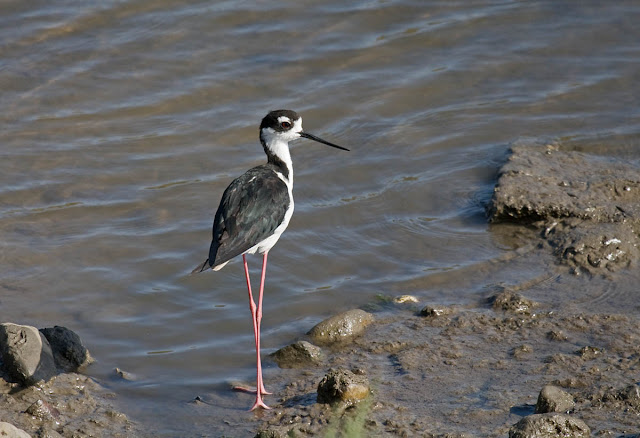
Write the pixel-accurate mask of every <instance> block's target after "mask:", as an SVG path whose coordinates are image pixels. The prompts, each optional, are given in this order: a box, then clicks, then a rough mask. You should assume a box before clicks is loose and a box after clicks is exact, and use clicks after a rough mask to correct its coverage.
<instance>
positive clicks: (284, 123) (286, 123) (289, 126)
mask: <svg viewBox="0 0 640 438" xmlns="http://www.w3.org/2000/svg"><path fill="white" fill-rule="evenodd" d="M280 126H282V127H283V128H284V129H289V128H291V123H290V122H282V123H280Z"/></svg>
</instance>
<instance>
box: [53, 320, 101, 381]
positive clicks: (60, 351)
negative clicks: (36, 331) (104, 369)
mask: <svg viewBox="0 0 640 438" xmlns="http://www.w3.org/2000/svg"><path fill="white" fill-rule="evenodd" d="M40 332H41V333H42V334H43V335H44V336H45V337H46V338H47V340H48V341H49V344H50V345H51V350H52V351H53V358H54V359H55V361H56V365H57V366H58V368H60V369H61V370H62V371H64V372H66V373H74V372H76V371H77V370H78V368H80V367H83V366H86V365H88V364H90V363H91V362H93V358H92V357H91V355H90V354H89V350H87V349H86V348H85V346H84V345H82V341H80V336H78V335H77V334H76V333H75V332H73V331H71V330H69V329H68V328H66V327H60V326H55V327H49V328H44V329H40Z"/></svg>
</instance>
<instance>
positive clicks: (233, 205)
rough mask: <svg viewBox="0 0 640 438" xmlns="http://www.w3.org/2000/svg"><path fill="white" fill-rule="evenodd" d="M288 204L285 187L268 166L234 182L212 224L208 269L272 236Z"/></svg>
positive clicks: (249, 172) (252, 171) (253, 170)
mask: <svg viewBox="0 0 640 438" xmlns="http://www.w3.org/2000/svg"><path fill="white" fill-rule="evenodd" d="M289 203H290V199H289V192H288V189H287V185H286V184H285V183H284V181H282V180H281V179H280V178H278V176H277V175H276V173H275V171H274V170H273V169H272V168H271V167H270V166H269V165H268V164H267V165H262V166H258V167H254V168H253V169H250V170H248V171H247V172H246V173H245V174H244V175H242V176H240V177H238V178H237V179H235V180H234V181H233V182H232V183H231V184H230V185H229V187H227V189H226V190H225V191H224V194H223V195H222V200H221V201H220V206H219V207H218V211H217V212H216V216H215V219H214V221H213V240H212V242H211V248H210V249H209V266H211V267H214V266H216V265H219V264H221V263H225V262H227V261H229V260H231V259H232V258H234V257H236V256H238V255H240V254H242V253H244V252H245V251H247V250H248V249H249V248H251V247H253V246H255V245H257V244H258V243H260V242H261V241H263V240H264V239H266V238H267V237H269V236H270V235H271V234H273V231H274V230H275V229H276V228H277V227H278V225H280V224H281V223H282V221H283V220H284V216H285V213H286V211H287V209H288V208H289Z"/></svg>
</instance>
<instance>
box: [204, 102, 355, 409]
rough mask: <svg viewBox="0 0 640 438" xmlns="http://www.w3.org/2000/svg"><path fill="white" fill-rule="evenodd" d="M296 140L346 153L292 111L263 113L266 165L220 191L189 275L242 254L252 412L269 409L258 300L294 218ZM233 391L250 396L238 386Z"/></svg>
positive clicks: (260, 304) (223, 263) (261, 141)
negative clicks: (253, 372)
mask: <svg viewBox="0 0 640 438" xmlns="http://www.w3.org/2000/svg"><path fill="white" fill-rule="evenodd" d="M300 137H304V138H309V139H311V140H315V141H317V142H320V143H324V144H326V145H329V146H333V147H334V148H338V149H342V150H345V151H348V150H349V149H347V148H343V147H342V146H338V145H336V144H333V143H329V142H328V141H325V140H323V139H321V138H319V137H316V136H315V135H311V134H308V133H306V132H303V131H302V117H300V116H299V115H298V114H297V113H296V112H295V111H291V110H277V111H271V112H270V113H269V114H267V115H266V116H265V118H264V119H262V123H261V124H260V143H262V147H263V148H264V152H265V153H266V154H267V163H266V164H263V165H260V166H256V167H254V168H252V169H249V170H248V171H247V172H246V173H245V174H244V175H242V176H240V177H238V178H236V179H235V180H233V182H232V183H231V184H229V187H227V189H226V190H225V191H224V194H223V195H222V200H221V201H220V206H219V207H218V211H216V215H215V219H214V221H213V241H212V242H211V247H210V249H209V258H208V259H207V260H205V262H204V263H203V264H201V265H199V266H198V267H197V268H196V269H194V271H193V272H202V271H205V270H207V269H209V268H211V269H213V270H214V271H217V270H219V269H222V268H223V267H224V266H225V265H226V264H227V263H228V262H229V260H231V259H232V258H234V257H236V256H239V255H240V254H242V261H243V262H244V274H245V277H246V279H247V288H248V290H249V307H250V308H251V316H252V318H253V333H254V336H255V342H256V354H257V384H256V391H255V393H256V402H255V403H254V404H253V406H252V407H251V410H254V409H255V408H257V407H258V406H260V407H262V408H265V409H269V407H268V406H267V405H266V404H265V403H264V402H263V401H262V395H263V394H270V393H269V392H267V391H266V390H265V389H264V384H263V382H262V366H261V362H260V321H261V320H262V295H263V292H264V278H265V273H266V268H267V254H268V253H269V250H270V249H271V248H273V246H274V245H275V244H276V242H277V241H278V239H279V238H280V236H281V235H282V233H283V232H284V230H285V229H286V228H287V225H289V220H290V219H291V216H292V215H293V193H292V189H293V166H292V163H291V155H290V153H289V142H290V141H293V140H296V139H298V138H300ZM256 252H257V253H258V254H262V275H261V278H260V291H259V293H258V304H257V305H256V303H255V301H254V299H253V294H252V293H251V280H250V279H249V268H248V266H247V259H246V254H255V253H256ZM234 389H237V390H241V391H248V392H254V391H253V390H252V389H248V388H243V387H236V388H234Z"/></svg>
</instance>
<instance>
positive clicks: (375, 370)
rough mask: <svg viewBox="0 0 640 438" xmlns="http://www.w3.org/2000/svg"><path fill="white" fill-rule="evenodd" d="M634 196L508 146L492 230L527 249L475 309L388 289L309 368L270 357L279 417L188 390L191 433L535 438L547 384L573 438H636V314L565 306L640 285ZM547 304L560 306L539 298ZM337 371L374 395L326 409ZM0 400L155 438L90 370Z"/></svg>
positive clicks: (575, 164) (43, 429)
mask: <svg viewBox="0 0 640 438" xmlns="http://www.w3.org/2000/svg"><path fill="white" fill-rule="evenodd" d="M637 192H640V172H639V171H638V169H636V168H634V167H633V166H632V165H630V164H628V163H626V162H624V161H623V160H617V159H614V158H608V157H600V156H594V155H590V154H585V153H583V152H579V151H575V150H567V149H563V147H562V146H561V145H558V144H533V143H519V144H516V145H514V147H512V148H511V151H510V152H509V155H508V157H507V161H506V164H505V166H503V167H502V169H501V171H500V175H499V179H498V183H497V186H496V190H495V193H494V196H493V198H492V200H491V202H490V203H489V205H488V206H487V210H488V212H489V220H490V222H491V223H492V225H491V227H492V228H493V231H495V230H497V229H499V228H500V227H513V226H514V224H516V227H526V228H527V230H529V231H530V232H529V233H528V234H527V236H528V237H527V238H528V239H530V240H529V241H528V242H523V243H522V244H521V245H519V248H518V249H516V250H514V251H513V252H512V253H510V254H509V255H507V256H505V258H504V259H503V260H497V261H493V262H492V263H491V266H490V267H488V268H487V270H489V271H491V273H492V274H491V275H493V276H495V278H496V282H495V284H494V285H491V286H489V287H487V290H486V291H485V293H484V294H483V295H482V296H477V297H476V298H477V300H476V302H475V304H473V305H464V306H463V305H455V304H452V305H446V306H444V305H441V304H439V303H429V302H424V301H421V300H420V298H419V297H395V296H392V295H390V294H388V293H385V292H384V291H381V293H380V295H379V298H378V300H377V301H376V302H374V303H370V304H369V305H367V306H364V308H363V309H361V310H364V311H366V312H367V314H366V315H371V316H372V317H371V318H369V317H368V316H367V317H366V318H363V317H362V315H363V314H362V313H361V310H360V311H358V312H356V314H357V315H358V318H357V319H358V320H360V321H363V320H364V321H366V325H365V326H363V327H358V326H357V322H353V321H350V322H349V324H351V325H348V324H346V323H345V324H344V325H343V327H346V326H347V325H348V328H349V330H347V331H343V332H341V333H347V335H346V336H344V337H342V335H336V336H333V335H331V334H329V337H330V338H331V337H332V336H333V338H331V339H330V340H329V341H327V342H323V341H322V340H318V339H316V338H315V337H314V335H313V330H311V335H307V334H302V333H301V334H300V338H299V339H292V340H291V342H292V343H294V342H295V341H309V342H311V343H312V344H317V345H319V346H320V349H312V348H311V347H309V346H308V345H306V344H305V343H301V344H299V345H297V346H296V348H294V349H292V351H293V353H290V354H293V355H295V359H294V360H295V361H298V360H302V362H301V365H300V366H296V365H295V364H294V365H291V364H289V365H283V364H282V363H281V362H280V360H282V358H278V359H277V360H278V363H279V364H280V366H281V367H282V368H280V367H279V366H278V365H277V364H276V358H275V357H272V358H265V362H266V364H265V365H266V370H265V382H266V384H267V386H268V389H271V390H272V391H273V392H274V395H271V396H267V398H266V402H267V403H268V404H269V405H270V406H272V408H273V409H272V410H269V411H260V412H257V413H251V414H250V413H244V412H243V411H239V410H232V411H231V412H232V413H227V412H228V411H224V412H223V413H220V410H219V405H220V399H221V396H219V395H215V394H213V393H206V392H203V393H202V394H194V399H193V400H192V401H191V402H189V403H188V404H189V406H190V408H191V409H194V410H199V411H204V412H205V413H209V414H210V418H211V423H212V424H211V425H210V428H209V431H210V432H209V434H208V435H203V434H202V433H197V434H196V435H194V436H260V437H285V436H302V437H304V436H323V437H324V436H334V437H339V436H398V437H413V436H416V437H417V436H420V437H435V436H448V437H463V436H464V437H466V436H469V437H470V436H509V434H510V433H511V434H512V436H532V435H527V433H529V434H531V432H522V433H521V434H520V435H518V433H520V432H518V431H517V428H515V425H516V424H517V423H519V422H521V421H522V420H523V419H525V418H534V417H533V416H534V415H535V412H536V403H537V401H538V396H539V393H540V392H541V390H542V389H543V388H544V387H545V386H546V385H553V387H554V388H559V389H560V390H561V391H562V392H563V393H564V397H568V398H570V399H571V400H570V401H572V402H573V403H572V404H570V406H571V407H570V408H566V407H565V408H563V412H561V413H560V414H562V415H564V416H565V417H562V418H570V419H575V420H577V421H581V422H584V424H585V425H586V426H587V427H588V429H589V431H590V432H585V431H584V430H582V431H580V430H577V429H576V431H574V432H572V433H573V434H572V435H567V436H589V434H591V435H593V436H603V437H631V436H638V434H640V391H639V390H638V388H640V387H639V386H638V384H639V383H640V381H639V378H638V375H639V372H640V321H639V319H640V318H639V310H640V307H639V306H635V307H629V308H628V311H627V312H624V313H620V312H608V311H602V309H600V308H595V306H589V305H583V304H582V303H581V302H579V301H571V298H570V297H574V296H576V293H575V289H578V290H579V288H580V287H581V285H585V284H587V283H589V284H597V285H602V287H603V288H606V287H607V284H608V283H617V284H621V285H633V284H636V283H635V282H634V281H633V280H634V277H633V275H634V268H635V267H636V266H637V259H638V255H639V251H638V241H637V239H638V231H640V230H639V224H640V220H639V216H638V214H639V212H640V209H639V207H638V206H640V202H639V201H640V193H637ZM505 222H506V223H507V225H501V224H502V223H505ZM531 231H532V232H531ZM508 232H509V231H507V233H508ZM531 236H533V237H531ZM549 255H551V256H552V257H554V258H555V262H554V264H553V265H552V266H546V267H545V268H544V269H546V270H547V271H548V272H546V273H545V274H543V275H542V276H541V277H540V278H534V279H530V280H528V281H526V282H522V283H519V284H509V283H505V282H502V281H501V280H500V272H501V269H503V267H504V266H507V265H514V264H517V263H530V264H535V263H540V264H541V266H542V265H543V264H542V262H541V261H540V260H541V259H543V258H545V257H548V256H549ZM544 269H543V270H544ZM623 287H624V286H623ZM541 291H542V292H544V293H541ZM569 292H572V293H569ZM550 294H553V296H554V297H556V299H554V300H553V301H545V300H544V299H543V300H540V299H539V297H544V296H549V295H550ZM565 296H566V297H567V298H566V299H564V298H563V297H565ZM354 321H355V320H354ZM353 324H356V325H353ZM309 329H311V327H309ZM326 330H328V329H326ZM326 330H324V331H326ZM285 356H286V353H285ZM285 361H286V359H285ZM330 370H333V371H335V370H346V371H348V372H353V373H354V375H357V376H360V377H358V379H360V380H363V381H366V382H367V385H368V386H367V388H368V391H369V395H368V396H366V397H364V398H362V399H358V400H356V401H353V400H352V401H350V402H349V403H342V402H340V401H335V402H331V401H330V399H327V398H326V397H325V396H324V395H323V397H322V401H323V402H324V403H318V402H317V399H318V384H319V383H320V382H321V381H322V380H323V378H324V377H325V375H326V374H327V373H328V372H329V371H330ZM85 372H88V373H89V374H90V368H89V369H88V370H85ZM325 380H326V379H325ZM230 386H231V382H230ZM323 391H324V390H323ZM0 396H1V397H2V399H3V403H0V418H1V419H2V421H6V422H9V423H11V424H13V425H14V426H16V427H18V428H20V429H23V430H24V431H25V432H27V433H28V434H30V435H31V436H41V437H44V436H50V437H56V436H64V437H82V436H158V434H156V433H154V431H153V430H148V429H146V428H145V427H142V426H141V425H139V424H136V422H135V421H132V420H130V419H129V418H127V416H126V415H125V414H123V413H121V412H119V411H118V408H117V406H118V400H117V397H116V396H115V395H114V394H113V393H111V392H110V391H109V390H107V389H105V388H104V387H102V386H101V385H99V384H98V383H97V382H95V381H93V380H92V379H91V378H89V377H86V376H84V375H81V374H75V373H62V374H59V375H57V376H56V377H53V378H52V379H50V380H49V381H48V382H47V383H39V384H36V385H34V386H31V387H27V388H23V387H20V386H19V385H17V384H16V383H9V382H8V380H7V378H6V376H4V378H3V379H1V380H0ZM222 397H227V396H222ZM37 400H43V401H44V402H46V404H47V405H48V406H50V407H51V408H52V409H49V410H48V411H49V412H50V413H51V412H54V413H55V414H54V415H45V414H42V415H40V416H39V415H34V414H33V412H34V411H33V409H32V410H29V409H30V407H31V406H32V405H33V404H34V403H37ZM250 400H251V398H250V396H247V395H236V394H235V393H233V395H232V393H231V391H229V395H228V398H227V399H225V400H224V402H225V403H229V404H236V405H238V406H240V407H242V403H245V404H246V406H247V407H248V406H249V405H250ZM185 403H187V402H185ZM565 406H566V405H565ZM538 415H540V414H538ZM549 415H551V414H549ZM545 418H547V417H545ZM548 418H550V416H549V417H548ZM549 421H551V420H549ZM554 421H555V420H554ZM163 436H164V435H163ZM535 436H551V435H535Z"/></svg>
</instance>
